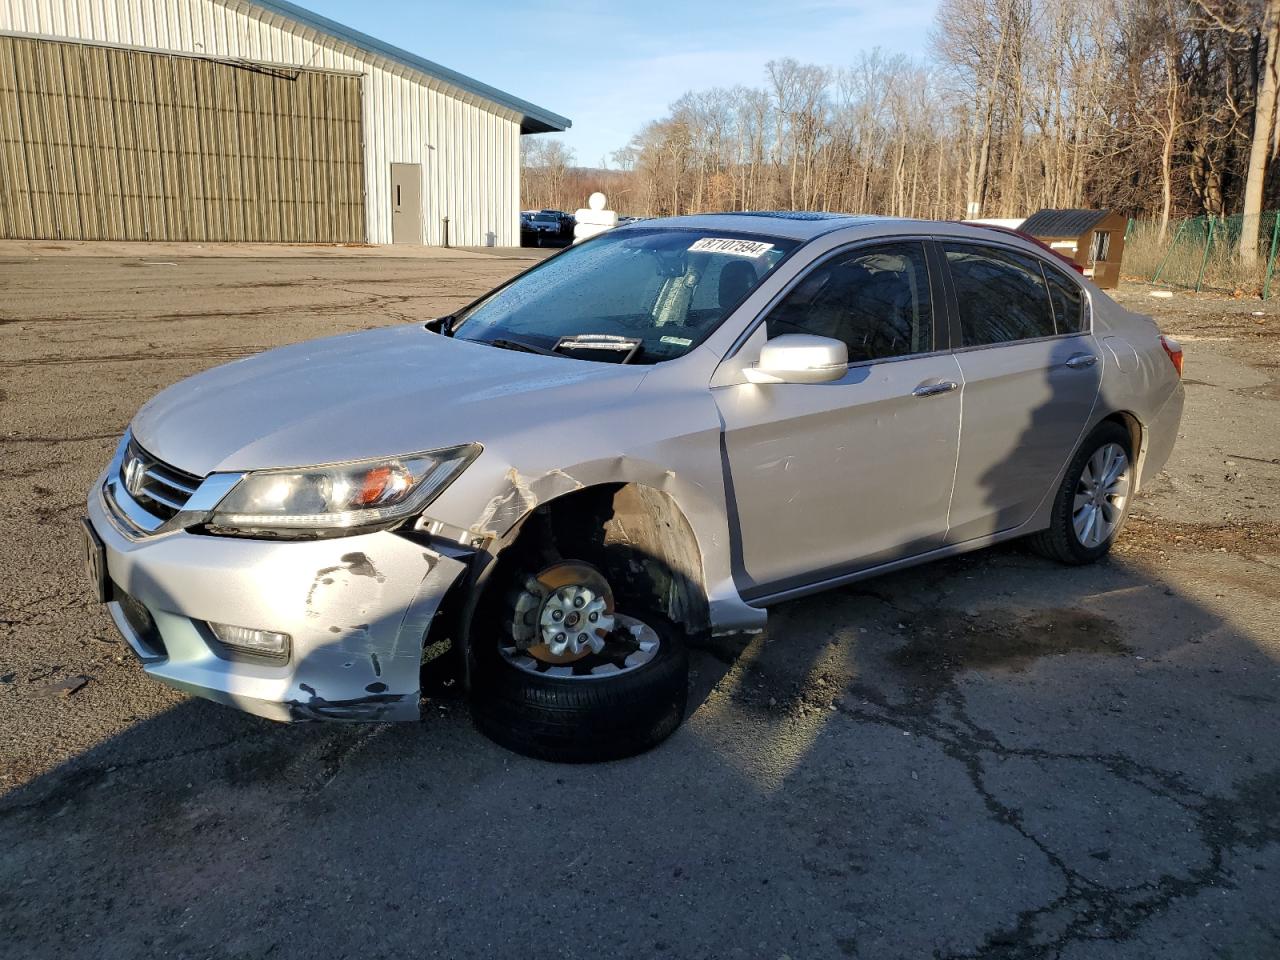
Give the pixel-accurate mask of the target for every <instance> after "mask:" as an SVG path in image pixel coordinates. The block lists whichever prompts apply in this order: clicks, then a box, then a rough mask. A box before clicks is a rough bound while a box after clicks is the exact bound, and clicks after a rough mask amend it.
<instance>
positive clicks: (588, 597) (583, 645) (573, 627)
mask: <svg viewBox="0 0 1280 960" xmlns="http://www.w3.org/2000/svg"><path fill="white" fill-rule="evenodd" d="M512 628H513V629H512V635H511V636H510V637H509V638H506V639H504V640H503V641H502V642H501V643H500V644H499V651H500V652H501V654H502V656H503V659H505V660H506V661H507V662H508V663H510V664H511V665H512V666H514V667H517V668H519V669H521V670H525V671H527V672H529V673H534V674H537V675H539V676H551V677H561V678H568V679H595V678H603V677H610V676H617V675H618V674H620V673H627V672H629V671H631V670H635V669H637V668H639V667H642V666H644V665H645V664H646V663H649V662H650V661H651V660H652V659H653V658H654V657H655V656H657V654H658V649H659V647H661V645H662V641H661V639H660V638H659V636H658V634H657V632H656V631H655V630H654V629H653V628H652V627H650V626H649V625H648V624H646V623H644V622H643V621H641V620H638V619H636V618H635V617H629V616H626V615H624V614H621V613H618V612H617V611H616V610H615V609H614V601H613V591H612V589H611V588H610V587H609V582H608V581H607V580H606V579H605V577H604V575H603V574H601V573H600V571H599V570H597V569H596V568H595V567H593V566H591V565H590V564H585V563H577V562H573V561H567V562H562V563H556V564H553V565H552V566H550V567H547V568H546V569H545V570H543V571H542V572H541V573H539V574H538V575H537V576H536V577H530V578H529V579H528V580H527V581H526V582H525V585H524V588H523V589H522V590H521V591H520V593H519V596H518V597H517V599H516V607H515V617H514V622H513V624H512Z"/></svg>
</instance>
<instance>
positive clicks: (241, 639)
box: [209, 623, 289, 660]
mask: <svg viewBox="0 0 1280 960" xmlns="http://www.w3.org/2000/svg"><path fill="white" fill-rule="evenodd" d="M209 629H210V630H212V631H213V635H214V636H215V637H217V638H218V642H219V643H221V644H222V645H223V646H226V647H230V648H231V649H232V650H234V651H237V652H239V653H252V654H254V655H255V656H259V657H272V658H274V659H277V660H285V659H288V657H289V635H288V634H287V633H274V632H272V631H271V630H253V629H251V628H249V627H233V626H231V625H230V624H228V623H210V624H209Z"/></svg>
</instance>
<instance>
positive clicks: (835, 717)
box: [0, 244, 1280, 960]
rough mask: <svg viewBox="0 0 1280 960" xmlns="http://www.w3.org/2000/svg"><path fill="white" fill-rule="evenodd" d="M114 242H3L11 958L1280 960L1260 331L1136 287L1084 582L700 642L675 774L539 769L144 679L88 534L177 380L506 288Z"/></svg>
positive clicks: (399, 733) (1267, 407)
mask: <svg viewBox="0 0 1280 960" xmlns="http://www.w3.org/2000/svg"><path fill="white" fill-rule="evenodd" d="M112 252H113V256H111V257H103V258H97V257H94V256H92V255H91V254H92V251H91V250H90V251H85V250H77V251H75V252H74V254H73V252H71V251H66V250H59V249H57V245H54V244H48V245H40V244H27V245H23V246H14V245H9V246H3V245H0V454H2V459H0V476H2V477H3V479H4V481H5V483H4V484H3V486H2V487H0V563H2V564H3V570H4V571H5V574H4V576H3V578H2V579H0V584H2V586H0V944H3V948H2V949H0V952H3V953H4V954H5V955H8V956H15V957H19V956H20V957H31V958H44V957H59V958H61V957H69V956H74V957H111V958H134V957H143V956H146V957H152V956H154V957H191V958H217V960H229V958H250V957H253V958H257V957H265V956H271V957H294V956H299V957H301V956H307V957H311V956H318V955H319V956H326V957H384V956H385V957H391V956H432V957H434V956H439V957H492V956H512V955H522V956H533V957H567V958H587V957H592V958H598V957H601V956H606V957H660V956H671V957H682V958H683V957H690V958H701V957H707V958H713V957H715V958H718V957H742V958H757V957H758V958H780V957H784V956H785V957H791V958H807V957H837V958H838V957H856V958H876V960H880V958H898V957H901V958H919V957H932V958H977V957H984V958H985V957H992V958H1007V960H1023V958H1026V960H1030V958H1041V957H1044V958H1062V960H1085V958H1088V960H1109V958H1130V957H1142V958H1147V957H1151V958H1157V957H1158V958H1161V960H1167V958H1201V957H1203V958H1217V960H1234V958H1268V957H1276V956H1280V912H1277V909H1276V903H1277V899H1278V897H1280V736H1277V734H1280V641H1278V639H1277V632H1278V631H1277V628H1278V627H1280V313H1278V312H1277V309H1276V308H1275V307H1274V306H1271V307H1264V306H1263V305H1261V304H1259V303H1258V302H1257V301H1245V300H1240V301H1233V300H1226V299H1215V298H1211V297H1193V296H1190V295H1184V294H1179V295H1177V296H1175V298H1174V299H1173V300H1168V301H1159V300H1155V299H1152V298H1150V297H1148V296H1147V288H1144V287H1139V286H1133V287H1126V288H1125V289H1124V290H1122V291H1121V295H1120V298H1121V299H1122V300H1123V301H1124V302H1126V303H1128V304H1130V305H1131V306H1132V307H1133V308H1135V309H1141V310H1146V311H1149V312H1158V316H1159V319H1160V322H1161V324H1162V325H1163V326H1164V327H1165V328H1166V329H1167V330H1170V331H1171V332H1173V333H1174V334H1176V335H1178V336H1180V337H1182V339H1183V340H1184V343H1185V345H1186V347H1187V374H1186V376H1187V384H1188V388H1187V389H1188V403H1187V411H1186V417H1185V420H1184V427H1183V435H1182V437H1181V439H1180V440H1179V444H1178V448H1177V450H1176V451H1175V454H1174V457H1173V460H1172V461H1171V463H1170V464H1169V467H1168V469H1167V470H1166V472H1165V474H1163V475H1162V476H1161V477H1160V478H1159V480H1158V481H1157V483H1156V484H1154V485H1153V486H1152V487H1151V489H1150V490H1148V491H1147V492H1146V493H1145V494H1144V495H1143V496H1142V497H1141V498H1140V499H1139V500H1138V501H1137V504H1136V506H1135V514H1134V516H1133V519H1132V521H1131V524H1130V526H1129V527H1128V529H1127V530H1126V533H1125V536H1124V538H1123V540H1122V541H1121V543H1120V544H1119V545H1118V547H1117V549H1116V550H1115V551H1114V553H1113V555H1112V557H1111V558H1110V559H1109V560H1108V561H1106V562H1104V563H1102V564H1099V565H1097V566H1094V567H1089V568H1084V569H1072V570H1068V569H1063V568H1059V567H1057V566H1054V565H1053V564H1051V563H1049V562H1047V561H1044V560H1041V559H1039V558H1037V557H1035V556H1033V555H1032V554H1030V553H1028V552H1026V551H1024V550H1023V549H1021V548H1020V547H1018V546H1017V545H1016V544H1015V545H1010V546H1007V547H1003V548H997V549H995V550H991V551H987V552H984V553H978V554H973V555H970V556H968V557H963V558H959V559H956V560H953V561H949V562H944V563H940V564H935V565H933V566H929V567H922V568H917V569H915V570H910V571H906V572H903V573H899V574H895V575H892V576H888V577H884V578H881V579H877V580H873V581H867V582H865V583H862V584H858V585H856V586H854V587H850V588H847V589H844V590H839V591H836V592H833V593H828V594H825V595H821V596H818V597H814V598H810V599H806V600H802V601H796V602H792V603H788V604H786V605H783V606H780V607H778V608H775V610H774V611H773V615H772V619H771V622H770V628H769V631H768V632H767V634H765V635H763V636H760V637H756V638H754V639H752V640H751V642H750V643H748V644H747V645H746V646H745V647H744V648H739V647H733V648H732V649H729V648H725V649H717V650H707V651H699V652H698V653H697V655H696V656H695V659H694V670H695V676H694V679H693V683H694V691H693V693H694V696H693V699H692V706H691V712H690V716H689V718H688V720H687V722H686V724H685V726H684V727H683V728H682V729H681V730H680V731H679V732H678V733H677V734H676V735H675V736H674V737H673V738H672V739H671V740H670V741H668V742H667V743H666V744H664V745H663V746H662V747H660V748H659V749H657V750H655V751H653V752H651V753H649V754H646V755H644V756H641V757H637V758H634V759H631V760H627V761H623V762H619V763H611V764H604V765H598V766H586V767H562V766H554V765H549V764H544V763H540V762H536V761H532V760H527V759H524V758H522V757H518V756H515V755H513V754H510V753H507V752H505V751H504V750H502V749H501V748H499V747H497V746H495V745H493V744H491V743H489V742H488V741H486V740H485V739H483V738H482V737H480V736H479V735H478V734H477V733H476V732H475V731H474V729H473V728H472V727H471V725H470V722H469V720H468V718H467V712H466V706H465V703H463V702H462V701H460V700H458V699H456V698H454V697H452V696H450V695H448V693H447V691H444V692H440V693H438V694H437V693H433V694H432V696H431V697H430V698H429V700H428V702H427V704H426V708H425V711H424V712H425V720H424V721H423V722H422V723H421V724H418V725H400V726H386V725H375V726H325V725H299V726H282V725H276V724H272V723H270V722H269V721H264V720H258V719H256V718H253V717H248V716H243V715H240V714H238V713H235V712H233V711H231V710H229V709H226V708H223V707H220V706H217V705H214V704H212V703H206V702H204V701H199V700H193V699H190V698H187V697H185V696H183V695H182V694H179V693H177V692H176V691H172V690H169V689H167V688H165V687H162V686H160V685H158V684H156V683H154V682H152V681H149V680H147V679H145V678H144V676H143V674H142V672H141V670H140V669H138V667H137V666H136V665H135V664H134V663H133V662H132V660H131V659H130V658H129V656H128V655H127V651H126V649H125V647H124V646H123V645H122V643H121V642H120V641H119V640H118V639H117V638H116V636H115V635H114V633H113V630H112V627H111V624H110V621H109V619H108V618H107V616H106V615H105V614H104V613H103V612H102V611H101V610H99V609H98V608H96V607H95V606H94V605H93V604H92V603H91V602H90V601H89V598H88V596H87V593H86V587H85V585H84V583H83V581H82V579H81V573H80V560H79V545H78V540H77V527H76V524H77V520H78V518H79V516H80V515H81V510H82V501H83V497H84V492H85V491H86V489H87V488H88V486H89V484H90V483H91V481H92V479H93V477H94V476H95V474H96V473H97V471H98V470H99V469H100V468H101V466H102V464H103V463H104V462H105V461H106V459H107V458H108V456H109V454H110V451H111V448H112V445H113V443H114V440H115V438H116V437H117V436H118V435H119V433H120V432H121V430H122V429H123V428H124V426H125V424H126V423H127V421H128V419H129V417H130V416H131V415H132V413H133V411H134V410H135V409H136V408H137V406H138V405H139V404H140V403H141V402H142V401H143V400H145V399H146V398H147V397H148V396H150V395H151V394H152V393H154V392H155V391H156V390H158V389H159V388H160V387H162V386H164V385H166V384H169V383H171V382H173V381H175V380H177V379H180V378H181V377H183V376H186V375H188V374H190V373H193V372H195V371H196V370H199V369H201V368H203V367H206V366H210V365H213V364H216V363H219V362H223V361H225V360H227V359H230V358H233V357H237V356H242V355H245V354H248V353H252V352H254V351H257V350H261V349H264V348H267V347H270V346H274V345H277V344H281V343H286V342H291V341H294V340H298V339H303V338H306V337H312V336H319V335H323V334H329V333H334V332H338V331H343V330H352V329H361V328H364V327H370V326H376V325H380V324H387V323H395V322H405V321H411V320H420V319H426V318H428V317H430V316H435V315H438V314H440V313H444V312H447V311H448V310H449V309H450V308H452V307H456V306H458V305H459V304H461V303H462V302H465V301H466V300H468V299H470V298H471V297H473V296H475V295H476V294H478V293H480V292H482V291H483V290H484V289H487V288H488V287H489V286H491V285H492V284H494V283H496V282H497V281H499V280H501V279H503V278H505V277H506V276H509V275H510V274H511V273H512V272H513V271H515V270H516V269H518V268H520V267H522V266H525V265H527V261H524V260H520V259H515V258H513V257H512V256H510V255H507V256H504V255H497V256H488V257H484V256H470V257H468V256H465V255H464V254H458V255H457V256H453V257H439V256H435V257H421V258H406V259H401V258H398V257H395V256H389V255H387V254H386V253H385V252H379V253H378V254H377V255H365V254H362V253H361V252H360V251H352V252H345V253H344V252H330V253H327V254H326V255H324V256H323V257H320V256H316V257H310V256H301V255H293V256H285V257H267V256H262V255H259V254H255V255H253V256H242V257H217V258H215V257H209V256H191V255H190V254H191V253H192V252H193V251H191V250H189V249H188V250H184V249H181V248H178V249H175V250H166V251H163V252H161V253H162V254H163V255H162V256H161V255H160V254H158V253H157V251H156V250H155V249H154V248H139V249H137V250H131V249H130V248H127V247H124V248H121V249H113V251H112ZM197 252H198V251H197ZM159 260H163V262H156V261H159ZM1255 311H1257V312H1259V314H1260V315H1258V316H1255V315H1254V313H1255Z"/></svg>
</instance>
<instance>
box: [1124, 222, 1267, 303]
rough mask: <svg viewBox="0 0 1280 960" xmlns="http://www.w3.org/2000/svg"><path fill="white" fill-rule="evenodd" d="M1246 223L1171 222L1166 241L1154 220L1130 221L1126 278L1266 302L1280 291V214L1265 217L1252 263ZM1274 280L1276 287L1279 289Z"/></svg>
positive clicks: (1127, 231) (1126, 253) (1261, 223)
mask: <svg viewBox="0 0 1280 960" xmlns="http://www.w3.org/2000/svg"><path fill="white" fill-rule="evenodd" d="M1243 228H1244V217H1243V216H1234V217H1190V218H1188V219H1186V220H1177V221H1171V222H1170V223H1169V225H1168V227H1167V229H1166V230H1165V232H1164V235H1163V236H1161V232H1160V224H1159V222H1158V221H1154V220H1130V221H1129V227H1128V230H1126V231H1125V248H1124V264H1123V266H1122V268H1121V270H1122V272H1123V273H1124V275H1125V276H1129V277H1137V278H1138V279H1140V280H1145V281H1147V282H1148V283H1158V284H1163V285H1167V286H1171V287H1186V288H1189V289H1193V290H1218V291H1223V292H1226V293H1235V292H1237V291H1239V292H1240V293H1243V294H1245V295H1247V296H1261V297H1262V298H1263V299H1264V300H1265V299H1267V298H1269V297H1270V296H1271V294H1272V292H1273V286H1274V287H1276V288H1280V278H1274V277H1273V275H1274V274H1275V266H1276V253H1277V244H1278V242H1280V211H1275V210H1271V211H1268V212H1266V213H1264V214H1262V216H1261V219H1260V222H1259V224H1258V242H1257V247H1256V248H1255V256H1254V258H1253V260H1252V262H1250V261H1249V259H1248V258H1247V257H1245V256H1242V255H1241V252H1240V233H1241V230H1242V229H1243ZM1273 279H1275V283H1274V285H1273V282H1272V281H1273Z"/></svg>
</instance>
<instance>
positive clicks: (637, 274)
mask: <svg viewBox="0 0 1280 960" xmlns="http://www.w3.org/2000/svg"><path fill="white" fill-rule="evenodd" d="M798 245H799V244H798V241H795V240H785V239H782V238H780V237H761V236H753V235H747V234H731V233H730V234H726V233H721V232H715V233H706V232H701V231H695V230H662V229H644V228H634V227H632V228H628V229H626V230H620V231H615V232H610V233H606V234H603V235H602V236H599V237H597V238H595V239H594V240H592V241H591V242H590V243H586V244H583V245H582V246H579V247H571V248H570V249H568V250H566V251H565V252H564V253H562V254H560V255H558V256H556V257H553V258H552V259H550V260H548V261H547V262H546V263H543V264H541V265H539V266H538V267H535V268H534V269H533V270H531V271H529V272H528V273H526V274H524V275H523V276H521V277H519V278H518V279H516V280H515V281H513V282H512V283H510V284H509V285H507V286H506V287H503V288H502V289H501V290H498V291H497V292H495V293H493V294H492V295H490V296H488V297H486V298H485V299H484V300H481V301H480V302H479V303H477V304H476V305H475V306H473V307H471V308H469V309H468V310H466V311H463V312H462V313H460V314H459V315H458V317H457V319H456V320H455V322H454V324H453V331H454V335H455V336H457V337H459V338H461V339H465V340H477V341H480V342H484V343H493V344H495V345H496V346H505V347H510V348H515V349H532V350H534V351H535V352H545V351H555V352H557V353H561V354H564V355H565V356H573V357H578V358H582V359H588V360H601V361H610V362H615V363H616V362H619V361H622V362H627V361H631V362H634V363H658V362H660V361H662V360H670V359H673V358H675V357H679V356H682V355H684V354H685V353H688V352H689V351H690V350H691V349H693V348H694V347H695V346H697V344H699V343H701V342H702V340H704V339H705V338H706V337H707V336H708V335H709V334H710V333H711V332H712V331H713V330H715V329H716V327H718V326H719V325H720V323H721V322H722V321H723V320H724V318H725V317H726V316H728V315H729V313H730V312H731V311H732V310H733V309H734V307H736V306H737V305H738V304H739V303H741V302H742V301H743V300H745V299H746V297H747V295H748V294H749V293H750V292H751V291H752V290H753V289H755V287H756V286H757V285H758V284H759V283H760V281H761V280H763V279H764V278H765V277H766V276H768V275H769V273H770V271H772V270H773V269H774V268H775V267H776V266H777V265H778V264H779V263H781V262H782V259H783V258H784V257H785V256H786V255H787V254H788V253H790V252H791V251H792V250H794V249H795V248H796V247H797V246H798Z"/></svg>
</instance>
